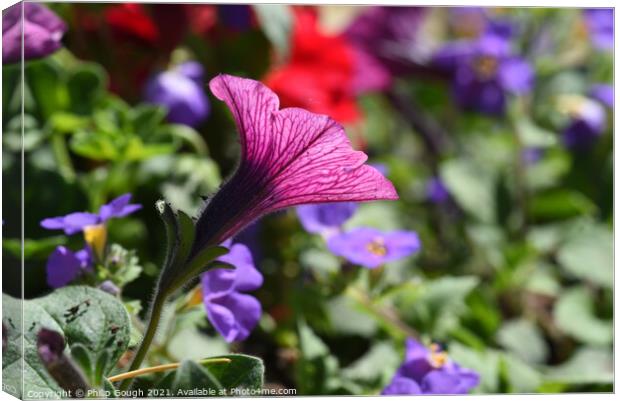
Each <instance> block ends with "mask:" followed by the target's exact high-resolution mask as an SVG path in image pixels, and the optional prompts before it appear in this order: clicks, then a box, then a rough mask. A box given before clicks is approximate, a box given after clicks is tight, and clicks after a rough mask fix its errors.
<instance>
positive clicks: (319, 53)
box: [264, 7, 360, 123]
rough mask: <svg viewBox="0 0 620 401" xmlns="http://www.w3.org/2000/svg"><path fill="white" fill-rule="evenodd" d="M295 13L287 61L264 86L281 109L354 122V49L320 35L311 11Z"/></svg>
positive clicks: (297, 9)
mask: <svg viewBox="0 0 620 401" xmlns="http://www.w3.org/2000/svg"><path fill="white" fill-rule="evenodd" d="M294 13H295V26H294V29H293V36H292V51H291V55H290V59H289V61H288V62H287V64H285V65H282V66H278V67H276V68H274V69H273V70H272V71H270V72H269V73H268V74H267V76H266V77H265V79H264V81H265V83H266V84H267V86H269V87H270V88H271V89H272V90H273V91H274V92H276V93H277V94H278V96H279V97H280V101H281V103H282V106H283V107H302V108H305V109H308V110H310V111H312V112H315V113H319V114H327V115H329V116H330V117H332V118H334V119H335V120H337V121H339V122H341V123H348V122H353V121H356V120H357V119H358V118H359V117H360V112H359V110H358V108H357V104H356V102H355V96H354V91H353V79H354V74H355V60H356V58H355V51H354V49H353V48H352V47H351V46H350V45H349V43H348V42H347V41H346V39H345V38H344V37H343V36H342V35H327V34H325V33H323V32H321V31H320V30H319V29H318V26H317V16H316V13H315V12H314V11H313V10H312V9H309V8H302V7H294Z"/></svg>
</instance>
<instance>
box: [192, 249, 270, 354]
mask: <svg viewBox="0 0 620 401" xmlns="http://www.w3.org/2000/svg"><path fill="white" fill-rule="evenodd" d="M218 260H220V261H222V262H225V263H229V264H231V265H233V266H235V269H234V270H229V269H212V270H209V271H207V272H206V273H203V274H202V275H201V276H200V277H201V282H202V296H203V302H204V305H205V308H206V310H207V317H208V318H209V321H210V322H211V324H213V327H215V329H216V330H217V331H218V332H219V333H220V334H221V335H222V337H224V340H226V341H227V342H233V341H243V340H245V339H246V338H247V337H248V336H249V335H250V332H251V331H252V330H253V329H254V327H255V326H256V324H257V323H258V320H259V319H260V316H261V313H262V308H261V304H260V302H258V300H257V299H256V298H254V297H253V296H251V295H247V294H243V293H242V291H243V292H247V291H253V290H256V289H258V288H259V287H260V286H261V285H262V284H263V276H262V274H261V273H260V272H259V271H258V270H257V269H256V267H255V266H254V261H253V260H252V254H251V253H250V250H249V249H248V248H247V247H246V246H245V245H243V244H234V245H232V246H230V252H229V253H228V254H226V255H224V256H222V257H220V258H219V259H218Z"/></svg>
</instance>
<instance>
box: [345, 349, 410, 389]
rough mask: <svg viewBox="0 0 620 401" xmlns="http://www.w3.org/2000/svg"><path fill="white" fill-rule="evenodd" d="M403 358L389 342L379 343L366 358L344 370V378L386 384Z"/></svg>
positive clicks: (369, 351) (363, 357) (365, 355)
mask: <svg viewBox="0 0 620 401" xmlns="http://www.w3.org/2000/svg"><path fill="white" fill-rule="evenodd" d="M400 362H401V358H400V356H399V355H398V353H397V352H396V351H395V350H394V346H393V345H392V344H390V343H388V342H378V343H376V344H374V345H373V346H372V348H370V350H368V352H367V353H366V354H364V356H362V357H361V358H359V359H358V360H356V361H355V362H353V363H352V364H351V365H349V366H347V367H346V368H344V369H342V376H343V377H345V378H347V379H349V380H355V381H361V382H367V383H374V384H385V383H387V382H388V381H389V380H390V378H391V376H392V375H393V373H394V372H395V371H396V369H397V368H398V365H399V364H400Z"/></svg>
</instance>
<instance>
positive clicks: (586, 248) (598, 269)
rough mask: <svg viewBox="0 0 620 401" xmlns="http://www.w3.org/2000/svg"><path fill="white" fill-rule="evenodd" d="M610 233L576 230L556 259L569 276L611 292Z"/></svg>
mask: <svg viewBox="0 0 620 401" xmlns="http://www.w3.org/2000/svg"><path fill="white" fill-rule="evenodd" d="M613 254H614V249H613V233H612V232H611V230H609V229H608V228H607V227H605V226H601V225H593V224H587V225H584V226H582V227H579V228H577V229H576V230H575V232H573V233H572V235H570V237H569V239H568V240H567V241H566V242H565V243H564V244H563V245H562V246H561V247H560V249H559V250H558V254H557V258H558V262H559V263H560V266H562V267H563V268H564V269H565V270H566V271H567V272H569V273H570V274H571V275H573V276H575V277H577V278H579V279H583V280H587V281H590V282H592V283H595V284H598V285H600V286H603V287H607V288H611V287H612V286H613V278H614V276H613V275H614V260H613Z"/></svg>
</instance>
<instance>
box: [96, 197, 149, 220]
mask: <svg viewBox="0 0 620 401" xmlns="http://www.w3.org/2000/svg"><path fill="white" fill-rule="evenodd" d="M130 201H131V194H124V195H121V196H119V197H118V198H116V199H113V200H112V201H110V203H108V204H105V205H103V206H101V208H100V209H99V217H100V218H101V221H107V220H109V219H111V218H113V217H117V218H118V217H125V216H127V215H129V214H131V213H133V212H135V211H136V210H140V209H141V208H142V205H138V204H129V202H130Z"/></svg>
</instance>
